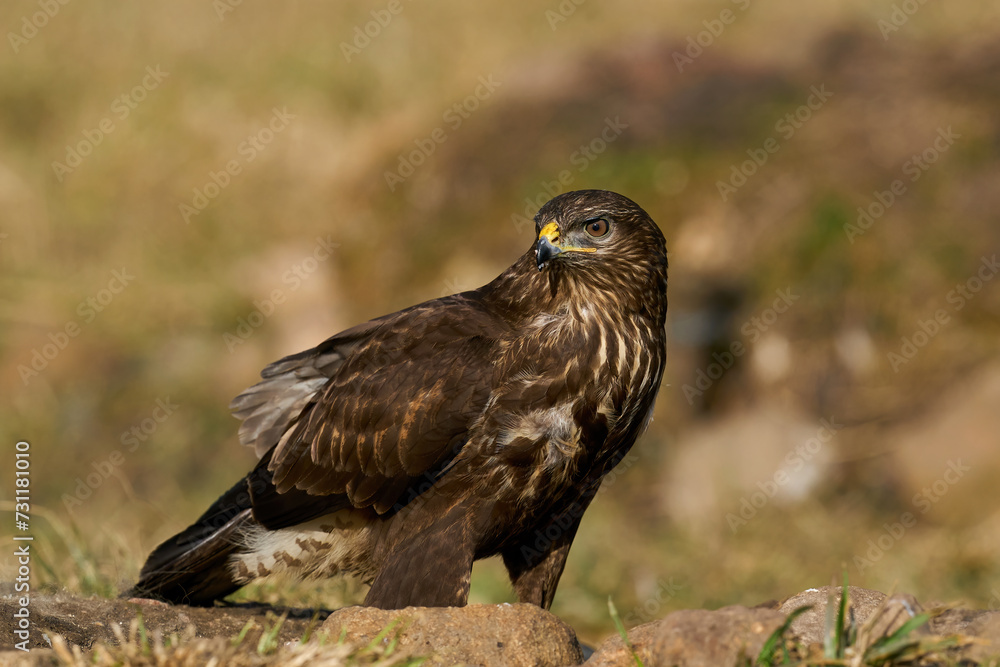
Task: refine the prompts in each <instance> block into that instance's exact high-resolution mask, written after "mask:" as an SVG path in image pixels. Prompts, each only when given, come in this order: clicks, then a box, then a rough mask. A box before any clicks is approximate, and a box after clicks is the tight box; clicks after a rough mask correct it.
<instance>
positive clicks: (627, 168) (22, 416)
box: [0, 0, 1000, 642]
mask: <svg viewBox="0 0 1000 667" xmlns="http://www.w3.org/2000/svg"><path fill="white" fill-rule="evenodd" d="M0 15H2V21H0V24H2V25H3V28H4V32H5V33H6V37H5V42H6V43H5V44H4V45H3V47H0V266H2V271H0V383H2V387H3V401H2V403H0V443H2V448H0V449H2V454H0V460H2V461H3V462H4V463H3V466H2V469H3V470H5V471H12V468H13V461H14V445H15V443H16V442H17V441H18V440H27V441H29V442H30V443H31V461H32V468H31V470H32V486H31V501H32V517H33V524H32V525H33V529H34V531H35V534H36V535H37V537H36V560H35V561H34V575H35V576H36V578H37V584H38V585H40V586H44V587H46V588H47V589H49V590H63V589H65V590H69V591H72V592H76V593H83V594H99V595H114V594H116V593H117V591H118V589H119V587H121V586H123V585H127V584H128V583H130V582H131V581H133V580H134V578H135V576H136V574H137V572H138V569H139V567H140V565H141V563H142V561H143V559H144V558H145V556H146V555H147V554H148V552H149V550H150V549H151V548H152V547H154V546H155V545H156V544H158V543H159V542H160V541H161V540H163V539H165V538H166V537H168V536H170V535H172V534H173V533H175V532H176V531H178V530H179V529H181V528H183V527H185V526H186V525H188V524H189V523H190V522H191V521H192V520H193V519H194V518H195V517H196V516H197V515H198V514H199V513H200V512H201V511H202V510H203V509H204V508H205V507H206V506H207V504H208V503H209V502H211V501H212V500H214V499H215V498H216V497H217V496H218V495H219V493H220V492H221V491H223V490H224V489H226V488H228V485H230V484H231V483H232V482H233V481H234V480H235V479H236V478H237V477H239V476H241V475H242V474H243V473H244V472H245V471H246V470H247V469H248V468H249V467H250V466H251V465H252V463H253V462H254V461H253V457H252V453H251V452H250V451H248V450H246V449H245V448H243V447H241V446H240V445H239V444H238V443H237V440H236V428H237V424H238V422H237V421H236V420H235V419H234V418H233V417H231V416H230V414H229V412H228V410H227V408H226V405H227V403H228V402H229V400H230V399H231V398H232V397H233V396H235V395H236V394H237V393H239V392H240V391H241V390H242V389H244V388H245V387H247V386H249V385H251V384H253V383H254V382H255V380H256V378H257V373H258V372H259V370H260V369H261V368H262V367H263V366H264V365H266V364H267V363H268V362H270V361H273V360H275V359H277V358H279V357H281V356H284V355H286V354H290V353H294V352H297V351H299V350H302V349H305V348H307V347H311V346H313V345H315V344H317V343H319V342H320V341H322V340H323V339H324V338H326V337H327V336H329V335H331V334H333V333H335V332H337V331H339V330H341V329H343V328H346V327H348V326H351V325H353V324H356V323H358V322H361V321H364V320H367V319H369V318H372V317H376V316H379V315H382V314H385V313H388V312H391V311H393V310H396V309H399V308H402V307H405V306H408V305H411V304H414V303H417V302H419V301H423V300H426V299H430V298H435V297H438V296H441V295H444V294H448V293H452V292H456V291H461V290H465V289H471V288H474V287H477V286H479V285H481V284H483V283H485V282H486V281H488V280H490V279H492V278H493V277H494V276H495V275H496V274H498V273H499V272H500V271H501V270H503V269H504V268H506V267H507V266H508V265H509V264H510V263H511V262H512V261H513V260H514V259H515V258H516V257H518V256H519V255H520V254H521V253H523V252H525V251H526V250H527V249H528V248H529V246H530V244H531V241H532V236H533V234H532V225H531V223H530V219H531V217H532V216H533V215H534V213H535V211H536V210H537V208H538V206H539V205H540V204H542V203H544V201H546V200H547V199H549V198H550V197H551V196H552V195H554V194H557V193H558V192H562V191H567V190H572V189H580V188H602V189H610V190H615V191H618V192H621V193H623V194H625V195H627V196H629V197H630V198H632V199H634V200H635V201H637V202H638V203H639V204H640V205H642V206H643V207H644V208H645V209H646V210H647V211H649V213H650V214H651V215H652V217H653V218H654V219H655V220H656V221H657V222H658V223H659V225H660V227H661V228H662V230H663V232H664V234H665V235H666V237H667V240H668V247H669V248H670V251H671V255H670V270H671V278H670V281H671V283H670V314H669V318H668V320H669V321H668V327H669V337H670V347H669V352H668V354H669V356H668V366H667V374H666V377H665V379H664V386H663V388H662V390H661V392H660V396H659V401H658V404H657V412H656V418H655V421H654V422H653V424H652V426H651V428H650V430H649V431H648V432H647V434H646V435H645V436H644V437H643V438H642V439H641V440H640V442H639V443H638V444H637V446H636V447H635V448H634V449H633V451H632V453H631V455H630V456H629V457H628V458H627V459H626V460H625V461H624V462H623V463H622V464H621V466H620V467H619V468H618V469H617V470H616V472H615V473H614V474H613V475H612V476H611V477H609V479H608V480H607V482H606V484H605V487H604V488H603V489H602V492H601V494H600V496H599V497H598V500H597V501H596V502H595V504H594V505H593V506H592V508H591V509H590V511H589V512H588V514H587V515H586V517H585V519H584V521H583V525H582V528H581V531H580V534H579V535H578V537H577V539H576V544H575V546H574V549H573V551H572V553H571V555H570V559H569V564H568V567H567V571H566V573H565V575H564V577H563V580H562V584H561V586H560V589H559V593H558V595H557V597H556V600H555V605H554V607H553V611H554V612H555V613H557V614H558V615H560V616H561V617H562V618H564V619H565V620H566V621H568V622H569V623H570V624H572V625H573V626H574V627H575V628H576V629H577V631H578V632H579V633H580V635H581V639H584V640H587V641H592V642H593V641H596V640H599V639H601V638H602V637H604V636H606V635H607V634H608V633H610V632H611V631H612V624H611V619H610V617H609V615H608V610H607V604H606V602H607V598H608V596H611V597H612V599H613V600H614V601H615V603H616V605H617V607H618V609H619V612H620V613H621V615H622V617H623V619H624V620H625V622H626V624H627V625H630V626H631V625H636V624H638V623H641V622H645V621H648V620H652V619H654V618H659V617H661V616H663V615H665V614H667V613H669V612H670V611H672V610H676V609H682V608H689V607H708V608H714V607H718V606H722V605H727V604H746V605H754V604H758V603H761V602H764V601H766V600H769V599H775V598H779V599H780V598H783V597H786V596H788V595H791V594H793V593H796V592H798V591H801V590H802V589H804V588H806V587H810V586H819V585H825V584H828V583H830V582H831V579H833V578H837V579H839V578H840V576H841V573H842V572H843V571H844V570H845V569H846V571H847V573H848V575H849V577H850V580H851V583H852V584H855V585H860V586H865V587H869V588H876V589H880V590H883V591H887V590H889V589H890V588H893V587H896V588H897V590H903V591H907V592H911V593H913V594H915V595H916V596H917V597H918V598H920V599H921V600H922V601H923V602H925V603H928V602H933V601H941V602H961V603H965V604H968V605H972V606H976V607H986V606H992V607H994V608H997V607H1000V485H998V484H997V479H998V478H997V475H998V473H1000V355H998V352H1000V278H998V276H997V273H998V272H1000V265H998V264H997V255H998V253H1000V213H998V211H1000V121H998V118H1000V114H998V103H1000V41H998V39H997V38H998V36H1000V6H997V5H993V4H990V3H978V2H968V1H964V2H951V3H934V2H929V3H926V4H924V3H921V2H917V1H916V0H901V1H899V2H890V0H880V1H879V2H875V3H865V2H850V1H844V2H834V1H826V2H817V3H810V4H809V5H808V7H806V6H805V5H795V4H793V3H785V2H776V1H773V0H772V1H765V0H761V1H759V2H758V1H757V0H738V1H734V2H730V1H728V0H725V1H721V0H720V1H714V2H693V1H680V2H671V3H659V2H618V3H606V2H597V1H596V0H586V1H585V0H558V1H557V0H552V2H550V3H544V2H543V3H536V2H525V1H519V0H518V1H515V2H508V3H503V5H502V6H501V5H500V4H499V3H497V4H496V5H470V4H469V3H466V2H463V3H459V2H438V3H419V2H412V3H411V2H408V1H406V0H392V1H391V2H388V1H386V2H379V1H376V2H371V3H358V2H342V3H336V4H333V3H317V2H289V3H284V4H282V5H280V6H268V7H259V6H253V5H250V4H242V3H240V2H239V1H237V0H215V1H214V2H207V1H201V2H191V1H188V0H181V1H179V2H173V3H161V4H159V5H151V4H148V3H127V4H122V3H110V2H100V1H99V2H90V3H79V4H78V3H67V4H59V3H57V2H55V1H54V0H52V1H51V2H49V3H46V2H45V1H44V0H42V1H38V0H36V1H30V2H29V1H20V0H19V1H16V2H7V3H4V5H3V8H2V9H0ZM12 486H13V473H12V472H6V473H4V474H3V475H2V478H0V491H2V494H0V496H2V499H3V500H5V501H9V500H10V499H12V497H13V492H12ZM4 508H5V510H10V509H11V507H10V506H9V504H8V505H4ZM12 524H13V521H10V522H8V521H5V522H4V525H3V527H2V528H0V532H3V533H5V534H6V533H9V532H10V528H9V525H12ZM0 562H2V564H3V569H2V571H0V578H2V579H4V580H8V581H9V580H10V579H11V578H12V576H13V574H12V573H13V569H12V566H13V564H14V563H13V559H12V557H11V556H9V555H6V556H3V557H2V560H0ZM363 593H364V591H363V588H362V587H361V586H360V585H358V584H356V583H352V582H344V581H333V582H318V583H316V582H313V583H306V584H300V585H290V584H287V583H282V582H277V583H275V582H270V583H266V584H263V585H260V586H255V587H252V588H251V589H248V590H246V591H244V592H243V593H241V594H239V595H238V596H237V599H258V600H269V601H273V602H281V603H286V604H294V605H297V606H306V605H324V606H327V607H335V606H339V605H342V604H350V603H356V602H358V601H359V600H360V599H361V597H362V596H363ZM511 599H512V595H511V593H510V590H509V587H508V584H507V582H506V577H505V574H504V572H503V569H502V566H501V565H500V564H499V563H498V562H490V561H486V562H481V563H479V564H477V567H476V571H475V573H474V578H473V593H472V600H473V601H474V602H501V601H506V600H511Z"/></svg>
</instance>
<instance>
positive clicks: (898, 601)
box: [778, 586, 929, 644]
mask: <svg viewBox="0 0 1000 667" xmlns="http://www.w3.org/2000/svg"><path fill="white" fill-rule="evenodd" d="M840 593H841V587H840V586H823V587H822V588H810V589H808V590H805V591H803V592H801V593H799V594H798V595H793V596H792V597H790V598H788V599H787V600H785V601H784V602H782V603H781V606H780V607H778V611H780V612H781V613H783V614H790V613H792V612H793V611H794V610H796V609H798V608H799V607H804V606H807V605H811V606H812V609H810V610H809V611H807V612H805V613H804V614H802V615H801V616H799V617H798V618H796V619H795V620H794V621H792V628H791V630H792V633H794V634H795V635H796V636H798V637H799V638H800V639H801V640H802V641H803V642H805V643H806V644H822V643H823V635H824V633H825V628H826V605H827V600H828V599H829V597H830V595H832V596H833V604H834V605H838V606H839V605H840ZM847 599H848V600H849V601H850V607H849V612H848V619H852V620H853V621H854V622H855V623H856V624H857V626H858V627H861V626H862V625H864V624H865V623H866V622H867V621H868V619H869V618H871V616H872V614H874V613H875V612H876V611H877V610H878V609H879V605H881V604H882V602H883V601H885V600H886V595H885V593H880V592H879V591H872V590H869V589H867V588H858V587H857V586H849V587H848V589H847ZM922 611H924V608H923V607H922V606H921V605H920V603H919V602H917V600H916V598H914V597H913V596H912V595H902V594H897V595H893V596H892V597H891V598H889V600H888V601H886V603H885V608H884V609H883V610H882V612H881V613H880V614H879V619H878V620H877V621H876V622H875V626H874V628H873V632H874V634H875V636H880V635H884V634H887V633H890V632H893V631H895V630H896V629H897V628H898V627H899V626H901V625H902V624H903V623H905V622H906V621H908V620H910V619H911V618H913V617H914V616H916V615H917V614H919V613H921V612H922ZM917 632H918V633H922V634H927V633H928V632H929V631H928V630H927V628H926V627H925V628H920V629H918V630H917Z"/></svg>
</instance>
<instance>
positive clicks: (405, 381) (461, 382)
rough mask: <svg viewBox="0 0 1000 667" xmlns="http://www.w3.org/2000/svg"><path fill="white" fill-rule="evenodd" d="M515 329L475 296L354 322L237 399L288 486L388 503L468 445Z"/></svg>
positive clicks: (246, 428)
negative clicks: (502, 345)
mask: <svg viewBox="0 0 1000 667" xmlns="http://www.w3.org/2000/svg"><path fill="white" fill-rule="evenodd" d="M506 326H507V325H506V324H504V323H503V322H502V321H500V320H499V319H497V318H496V317H494V316H493V315H491V314H489V313H488V312H487V311H486V309H485V308H484V307H482V305H481V304H480V303H479V302H478V301H477V300H476V299H475V298H474V297H473V296H470V293H466V294H460V295H454V296H451V297H445V298H443V299H437V300H435V301H430V302H427V303H425V304H421V305H419V306H414V307H413V308H409V309H407V310H404V311H400V312H399V313H395V314H393V315H389V316H386V317H383V318H380V319H378V320H373V321H372V322H368V323H366V324H363V325H361V326H358V327H354V328H353V329H349V330H348V331H345V332H343V333H341V334H338V335H337V336H334V337H333V338H330V339H329V340H327V341H325V342H324V343H322V344H320V345H319V346H317V347H316V348H314V349H312V350H307V351H305V352H302V353H299V354H296V355H292V356H290V357H285V358H284V359H281V360H279V361H277V362H275V363H274V364H271V365H270V366H268V367H267V368H265V369H264V371H263V372H262V373H261V377H262V378H263V381H262V382H260V383H258V384H257V385H254V386H253V387H251V388H250V389H248V390H247V391H245V392H243V393H242V394H240V395H239V396H238V397H237V398H236V399H234V400H233V402H232V404H231V408H232V409H233V412H234V414H235V415H236V416H237V417H239V418H241V419H243V424H242V426H241V428H240V440H241V442H243V443H244V444H247V445H250V446H253V447H254V449H255V451H256V452H257V453H258V455H259V456H261V457H263V456H264V455H265V454H267V453H268V452H270V454H269V461H268V463H267V468H268V470H269V471H270V472H271V473H272V475H273V479H272V483H273V485H274V489H275V491H276V492H277V493H278V494H279V495H280V494H287V493H288V492H289V491H291V490H292V489H297V490H298V491H304V492H306V494H308V496H322V495H331V496H346V499H331V501H332V502H333V503H334V504H335V505H337V506H340V505H341V504H342V503H343V502H344V500H346V501H347V502H349V504H350V505H353V506H355V507H369V506H374V507H375V509H376V510H377V511H379V512H385V511H388V510H389V509H390V508H392V507H393V506H395V505H396V504H397V503H398V502H399V500H400V498H401V497H402V496H403V495H405V493H406V489H407V488H408V487H409V486H411V485H413V484H415V483H417V482H423V481H426V480H427V479H428V478H433V477H434V476H435V475H437V474H440V471H441V470H443V469H444V468H445V467H446V466H447V464H448V461H449V460H450V459H451V458H453V457H454V456H455V455H456V454H457V451H458V447H456V443H458V444H461V443H464V441H465V437H466V433H467V431H468V429H469V427H470V426H471V424H472V423H473V422H474V420H475V419H476V418H477V417H478V416H479V415H480V413H481V412H482V411H483V409H484V407H485V405H486V403H487V400H488V398H489V394H490V391H491V379H492V377H493V367H492V358H493V353H492V350H491V346H493V345H495V341H496V340H497V337H498V336H499V335H501V334H502V333H503V332H504V331H505V327H506ZM292 495H294V494H292ZM300 495H301V494H300ZM308 496H302V497H303V498H306V497H308ZM260 498H261V503H264V502H267V496H266V494H261V495H260ZM310 502H311V501H310ZM278 505H280V508H281V511H282V517H286V516H290V515H291V514H293V513H290V512H289V507H288V506H287V503H278ZM255 511H256V507H255Z"/></svg>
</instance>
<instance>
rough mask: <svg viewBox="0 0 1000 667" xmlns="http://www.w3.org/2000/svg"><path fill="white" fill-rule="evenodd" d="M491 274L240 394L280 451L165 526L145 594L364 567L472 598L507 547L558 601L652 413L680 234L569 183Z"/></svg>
mask: <svg viewBox="0 0 1000 667" xmlns="http://www.w3.org/2000/svg"><path fill="white" fill-rule="evenodd" d="M535 225H536V230H535V231H536V240H535V241H534V242H533V243H532V246H531V248H530V249H529V250H528V252H526V253H525V254H524V255H523V256H522V257H521V258H520V259H518V260H517V261H516V262H515V263H514V265H513V266H511V267H510V268H509V269H507V270H506V271H504V272H503V273H502V274H501V275H500V276H498V277H497V278H496V279H495V280H493V281H492V282H491V283H489V284H488V285H485V286H484V287H481V288H480V289H478V290H473V291H470V292H463V293H461V294H455V295H452V296H448V297H444V298H441V299H435V300H433V301H428V302H426V303H423V304H420V305H417V306H413V307H412V308H408V309H406V310H402V311H400V312H398V313H393V314H392V315H386V316H385V317H381V318H378V319H375V320H372V321H370V322H367V323H365V324H362V325H359V326H356V327H354V328H352V329H348V330H347V331H344V332H342V333H339V334H337V335H336V336H333V337H332V338H330V339H328V340H326V341H325V342H323V343H321V344H320V345H318V346H317V347H315V348H313V349H311V350H307V351H305V352H301V353H299V354H295V355H292V356H290V357H286V358H284V359H282V360H280V361H278V362H275V363H274V364H271V365H270V366H268V367H267V368H265V369H264V371H263V372H262V374H261V375H262V378H263V380H262V381H261V382H260V383H259V384H257V385H255V386H253V387H251V388H250V389H248V390H247V391H245V392H244V393H242V394H240V395H239V396H238V397H237V398H236V399H235V400H234V401H233V402H232V405H231V408H232V410H233V412H234V413H235V414H236V416H237V417H239V418H240V419H242V420H243V424H242V426H241V428H240V431H239V435H240V440H241V442H243V443H244V444H247V445H250V446H252V447H254V449H255V451H256V453H257V455H258V456H259V457H260V462H259V463H258V465H257V466H256V468H255V469H254V470H253V471H252V472H251V473H249V474H248V475H247V476H246V477H245V478H244V479H242V480H240V482H238V483H237V484H236V485H235V486H234V487H233V488H232V489H230V490H229V491H228V492H227V493H226V494H224V495H223V496H222V497H221V498H220V499H219V500H218V501H216V502H215V503H214V504H213V505H212V506H211V507H210V508H209V509H208V511H206V512H205V514H204V515H203V516H202V517H201V518H200V519H199V520H198V521H197V522H196V523H195V524H194V525H192V526H191V527H190V528H188V529H187V530H185V531H184V532H182V533H180V534H179V535H177V536H175V537H173V538H171V539H170V540H167V541H166V542H165V543H164V544H162V545H160V546H159V547H158V548H157V549H156V550H155V551H154V552H153V553H152V554H151V555H150V557H149V559H148V560H147V562H146V564H145V566H144V567H143V569H142V573H141V575H140V579H139V582H138V583H137V584H136V586H135V588H134V589H132V590H131V591H129V592H128V593H127V595H130V596H139V597H154V598H160V599H165V600H167V601H170V602H184V603H188V604H210V603H211V602H212V601H213V600H215V599H219V598H221V597H224V596H225V595H228V594H229V593H231V592H233V591H235V590H237V589H238V588H240V587H241V586H243V585H244V584H246V583H248V582H250V581H251V580H253V579H254V578H257V577H258V576H265V575H267V574H270V573H273V572H276V571H278V570H284V569H289V570H292V571H295V572H297V573H299V574H302V575H305V576H308V575H315V576H319V575H329V574H335V573H336V572H339V571H349V572H353V573H355V574H358V575H360V576H361V577H362V578H364V579H366V580H368V581H371V583H372V586H371V590H370V591H369V593H368V596H367V597H366V598H365V604H366V605H370V606H376V607H383V608H399V607H405V606H408V605H416V606H453V605H464V604H465V603H466V600H467V598H468V592H469V579H470V575H471V571H472V563H473V561H474V560H476V559H479V558H484V557H487V556H492V555H496V554H500V555H501V556H502V557H503V561H504V563H505V565H506V566H507V569H508V571H509V572H510V576H511V580H512V582H513V584H514V588H515V590H516V592H517V595H518V598H519V599H520V600H521V601H522V602H531V603H534V604H537V605H540V606H542V607H545V608H548V607H549V606H550V605H551V603H552V597H553V595H554V594H555V590H556V586H557V584H558V582H559V577H560V575H561V574H562V570H563V566H564V565H565V562H566V556H567V554H568V553H569V548H570V545H571V544H572V542H573V537H574V536H575V534H576V530H577V527H578V526H579V523H580V519H581V517H582V515H583V512H584V510H586V508H587V506H588V505H589V503H590V501H591V500H592V499H593V497H594V493H595V492H596V491H597V489H598V487H599V486H600V483H601V480H602V478H603V477H604V475H605V474H606V473H607V472H608V471H609V470H610V469H611V468H612V467H613V466H614V465H615V464H616V463H617V462H618V461H619V460H620V459H621V457H622V456H624V454H625V453H626V452H627V451H628V450H629V448H630V447H632V445H633V443H634V442H635V440H636V438H637V437H638V436H639V434H640V433H641V432H642V431H643V429H644V428H645V426H646V424H647V423H648V421H649V418H650V415H651V413H652V407H653V402H654V399H655V397H656V393H657V391H658V389H659V386H660V379H661V377H662V374H663V365H664V359H665V337H664V321H665V317H666V310H667V296H666V289H667V256H666V249H665V246H664V240H663V235H662V234H661V233H660V230H659V229H658V228H657V227H656V225H655V224H654V223H653V221H652V220H650V218H649V216H648V215H647V214H646V213H645V212H644V211H643V210H642V209H641V208H639V206H638V205H636V204H635V203H634V202H632V201H631V200H629V199H626V198H625V197H622V196H621V195H618V194H615V193H613V192H605V191H601V190H584V191H579V192H570V193H567V194H564V195H560V196H558V197H556V198H555V199H553V200H552V201H550V202H548V203H547V204H545V206H543V207H542V208H541V210H540V211H539V212H538V215H537V216H536V217H535Z"/></svg>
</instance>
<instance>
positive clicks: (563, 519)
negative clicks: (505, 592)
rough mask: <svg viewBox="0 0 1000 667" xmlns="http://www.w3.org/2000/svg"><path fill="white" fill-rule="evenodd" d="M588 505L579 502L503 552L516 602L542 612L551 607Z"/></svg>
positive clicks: (586, 499) (588, 500) (583, 499)
mask: <svg viewBox="0 0 1000 667" xmlns="http://www.w3.org/2000/svg"><path fill="white" fill-rule="evenodd" d="M589 504H590V498H582V499H580V500H578V501H577V502H575V503H573V504H571V505H570V506H569V507H568V508H566V509H564V510H563V511H562V512H559V513H556V514H553V515H552V516H551V517H550V519H549V521H548V522H547V523H545V524H542V525H541V527H540V528H538V529H537V530H534V531H531V532H530V533H528V534H526V535H525V536H524V538H523V539H522V540H521V541H520V542H518V543H516V544H513V545H511V546H509V547H507V548H506V549H504V550H503V552H502V553H503V563H504V565H506V566H507V572H508V574H509V575H510V581H511V583H512V584H513V585H514V592H516V593H517V599H518V601H519V602H529V603H531V604H536V605H538V606H539V607H541V608H542V609H548V608H549V607H551V606H552V598H554V597H555V594H556V587H557V586H558V585H559V577H561V576H562V573H563V568H565V567H566V558H567V557H568V556H569V548H570V547H571V546H572V545H573V538H574V537H576V529H577V528H578V527H579V526H580V519H581V518H582V517H583V512H584V510H586V509H587V505H589Z"/></svg>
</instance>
